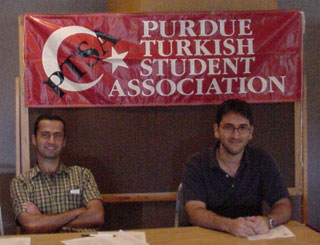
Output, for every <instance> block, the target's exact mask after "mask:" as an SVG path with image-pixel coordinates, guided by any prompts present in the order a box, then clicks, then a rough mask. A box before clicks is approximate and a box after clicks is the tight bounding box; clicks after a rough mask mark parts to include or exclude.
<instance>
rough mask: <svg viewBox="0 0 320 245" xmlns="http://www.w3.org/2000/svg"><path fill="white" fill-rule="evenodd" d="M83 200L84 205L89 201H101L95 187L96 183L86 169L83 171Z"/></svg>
mask: <svg viewBox="0 0 320 245" xmlns="http://www.w3.org/2000/svg"><path fill="white" fill-rule="evenodd" d="M83 181H84V183H83V200H84V204H85V205H88V203H89V202H90V201H91V200H94V199H99V200H102V198H101V195H100V192H99V190H98V187H97V183H96V181H95V180H94V177H93V175H92V173H91V171H90V170H89V169H87V168H85V169H84V171H83Z"/></svg>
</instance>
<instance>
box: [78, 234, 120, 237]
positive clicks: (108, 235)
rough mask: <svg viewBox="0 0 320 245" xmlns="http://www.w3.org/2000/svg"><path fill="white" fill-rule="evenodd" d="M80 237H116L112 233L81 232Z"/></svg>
mask: <svg viewBox="0 0 320 245" xmlns="http://www.w3.org/2000/svg"><path fill="white" fill-rule="evenodd" d="M81 237H116V235H114V234H82V235H81Z"/></svg>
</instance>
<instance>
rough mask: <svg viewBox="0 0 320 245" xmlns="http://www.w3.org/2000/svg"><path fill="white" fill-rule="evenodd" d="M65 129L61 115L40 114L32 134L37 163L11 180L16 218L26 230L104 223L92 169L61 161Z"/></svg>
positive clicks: (81, 228) (56, 229)
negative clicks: (70, 165)
mask: <svg viewBox="0 0 320 245" xmlns="http://www.w3.org/2000/svg"><path fill="white" fill-rule="evenodd" d="M65 133H66V125H65V122H64V121H63V120H62V119H61V118H60V117H58V116H50V115H42V116H40V117H38V119H37V121H36V123H35V126H34V134H33V135H32V143H33V145H35V147H36V149H37V163H36V164H35V166H34V167H33V168H32V169H30V170H29V171H28V172H26V173H24V174H22V175H19V176H17V177H15V178H14V179H13V180H12V182H11V186H10V192H11V198H12V202H13V208H14V212H15V215H16V219H17V222H18V223H20V224H21V226H22V228H23V231H25V232H26V233H50V232H70V231H71V232H75V231H84V230H89V231H91V230H95V228H97V227H99V226H101V225H102V224H103V223H104V209H103V204H102V201H101V196H100V193H99V191H98V188H97V185H96V182H95V180H94V177H93V175H92V173H91V172H90V171H89V170H88V169H87V168H83V167H80V166H72V167H68V166H66V165H64V164H63V163H62V162H61V161H60V154H61V151H62V149H63V147H64V146H65V145H66V135H65Z"/></svg>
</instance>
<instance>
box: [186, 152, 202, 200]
mask: <svg viewBox="0 0 320 245" xmlns="http://www.w3.org/2000/svg"><path fill="white" fill-rule="evenodd" d="M200 162H201V159H200V157H199V156H198V155H192V156H191V157H190V158H189V159H188V160H187V161H186V163H185V165H184V170H183V181H182V182H183V200H184V203H186V202H188V201H201V202H204V203H206V192H205V185H204V179H203V174H202V171H201V164H200Z"/></svg>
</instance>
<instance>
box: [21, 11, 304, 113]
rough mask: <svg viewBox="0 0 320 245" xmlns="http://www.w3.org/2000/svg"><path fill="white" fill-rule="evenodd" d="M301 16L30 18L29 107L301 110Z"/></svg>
mask: <svg viewBox="0 0 320 245" xmlns="http://www.w3.org/2000/svg"><path fill="white" fill-rule="evenodd" d="M303 20H304V18H303V14H302V12H300V11H298V10H276V11H248V12H195V13H193V12H192V13H148V14H114V13H111V14H110V13H105V14H69V15H44V14H26V15H24V23H23V24H24V65H25V66H24V69H25V70H24V81H25V95H26V96H25V97H26V104H27V106H30V107H75V106H151V105H157V106H158V105H199V104H212V103H220V102H221V101H223V100H225V99H229V98H240V99H244V100H246V101H248V102H254V103H262V102H263V103H266V102H272V103H274V102H296V101H299V100H301V91H302V29H303Z"/></svg>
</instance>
